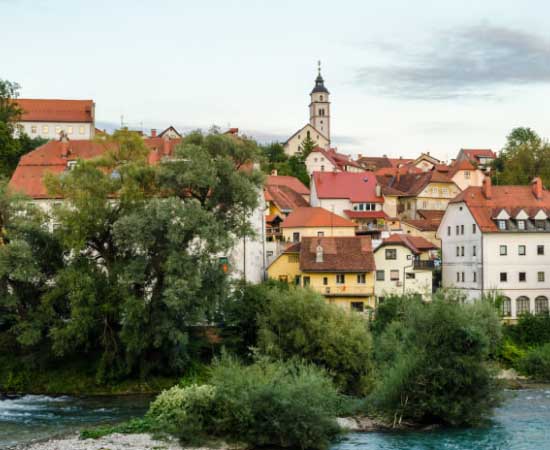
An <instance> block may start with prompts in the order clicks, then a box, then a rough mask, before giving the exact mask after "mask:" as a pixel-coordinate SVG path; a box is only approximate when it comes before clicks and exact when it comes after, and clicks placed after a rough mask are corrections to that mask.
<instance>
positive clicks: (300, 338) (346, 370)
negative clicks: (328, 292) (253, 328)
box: [258, 288, 372, 394]
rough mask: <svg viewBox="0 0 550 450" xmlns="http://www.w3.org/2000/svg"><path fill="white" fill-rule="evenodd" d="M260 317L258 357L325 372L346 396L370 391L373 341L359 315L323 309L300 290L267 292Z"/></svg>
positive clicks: (316, 299)
mask: <svg viewBox="0 0 550 450" xmlns="http://www.w3.org/2000/svg"><path fill="white" fill-rule="evenodd" d="M267 296H268V300H267V305H268V306H267V309H266V311H265V312H264V313H263V315H262V316H261V317H260V320H259V324H260V329H259V341H258V347H259V349H260V351H261V352H262V353H264V354H266V355H270V356H272V357H275V358H283V359H289V358H292V357H295V356H297V355H298V356H299V357H301V358H303V359H304V360H306V361H308V362H312V363H314V364H317V365H319V366H321V367H324V368H325V369H326V370H327V371H328V372H329V373H330V374H331V375H332V376H333V377H334V380H335V382H336V384H337V385H338V386H339V387H340V388H342V389H343V390H344V391H345V392H347V393H353V394H363V393H365V392H367V391H368V390H369V388H370V382H371V381H370V380H372V377H371V368H372V338H371V334H370V332H369V330H368V323H367V321H366V320H365V319H364V318H363V317H362V316H360V315H359V314H356V313H353V312H348V311H344V310H343V309H341V308H339V307H337V306H334V305H329V304H327V303H325V300H324V299H323V298H322V297H321V296H320V295H318V294H316V293H314V292H313V291H310V290H307V289H301V288H298V289H297V288H290V289H287V290H285V291H283V290H274V289H272V290H270V291H268V293H267Z"/></svg>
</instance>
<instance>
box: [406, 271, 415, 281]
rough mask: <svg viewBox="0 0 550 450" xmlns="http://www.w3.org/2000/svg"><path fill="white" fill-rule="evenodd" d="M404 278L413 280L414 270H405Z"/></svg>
mask: <svg viewBox="0 0 550 450" xmlns="http://www.w3.org/2000/svg"><path fill="white" fill-rule="evenodd" d="M405 278H406V279H407V280H414V279H415V278H416V275H415V273H414V272H407V273H406V274H405Z"/></svg>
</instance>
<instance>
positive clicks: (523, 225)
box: [517, 220, 525, 230]
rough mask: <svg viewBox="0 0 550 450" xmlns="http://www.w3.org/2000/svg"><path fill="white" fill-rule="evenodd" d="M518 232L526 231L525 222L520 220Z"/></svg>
mask: <svg viewBox="0 0 550 450" xmlns="http://www.w3.org/2000/svg"><path fill="white" fill-rule="evenodd" d="M517 223H518V230H525V220H518V221H517Z"/></svg>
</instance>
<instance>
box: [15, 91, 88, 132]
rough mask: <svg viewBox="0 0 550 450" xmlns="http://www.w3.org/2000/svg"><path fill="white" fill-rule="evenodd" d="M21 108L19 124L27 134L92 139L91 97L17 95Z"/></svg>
mask: <svg viewBox="0 0 550 450" xmlns="http://www.w3.org/2000/svg"><path fill="white" fill-rule="evenodd" d="M17 104H18V105H19V107H20V108H21V109H22V111H23V113H22V115H21V120H20V121H19V125H20V128H22V131H24V132H25V133H26V134H28V135H29V136H30V137H31V138H35V137H41V138H44V139H59V137H60V135H61V133H63V134H65V135H66V136H68V137H69V138H70V139H80V140H81V139H93V137H94V134H95V104H94V102H93V100H51V99H30V98H19V99H17Z"/></svg>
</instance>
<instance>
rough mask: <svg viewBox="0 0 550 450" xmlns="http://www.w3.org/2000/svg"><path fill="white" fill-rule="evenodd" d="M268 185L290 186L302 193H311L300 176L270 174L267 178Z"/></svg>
mask: <svg viewBox="0 0 550 450" xmlns="http://www.w3.org/2000/svg"><path fill="white" fill-rule="evenodd" d="M265 184H266V186H288V187H289V188H290V189H292V190H293V191H296V192H298V194H301V195H309V189H308V188H307V187H306V186H305V185H304V183H302V182H301V181H300V180H299V179H298V178H296V177H291V176H288V175H269V176H268V177H267V178H266V180H265Z"/></svg>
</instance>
